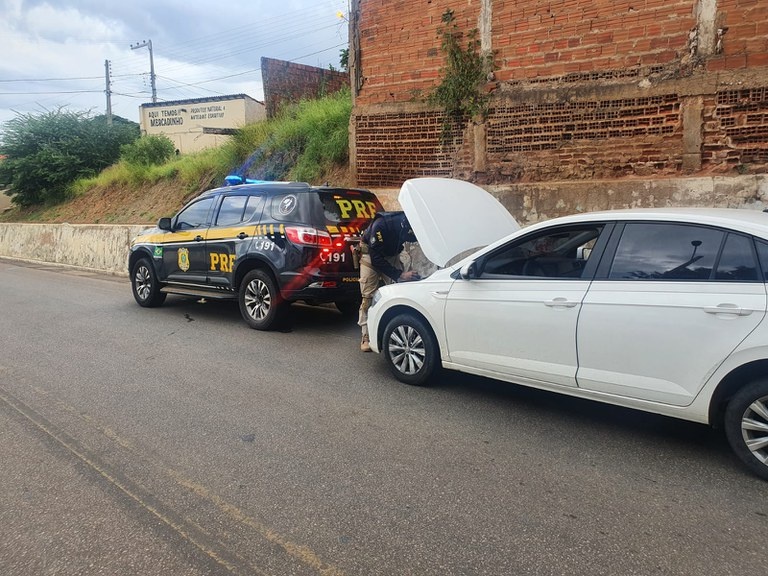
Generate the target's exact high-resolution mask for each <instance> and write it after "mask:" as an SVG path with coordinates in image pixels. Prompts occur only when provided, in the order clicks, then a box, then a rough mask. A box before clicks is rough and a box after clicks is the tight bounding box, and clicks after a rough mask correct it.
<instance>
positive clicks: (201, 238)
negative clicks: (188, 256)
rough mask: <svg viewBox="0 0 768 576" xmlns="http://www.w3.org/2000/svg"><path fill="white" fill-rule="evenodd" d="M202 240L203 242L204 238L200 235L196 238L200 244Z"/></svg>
mask: <svg viewBox="0 0 768 576" xmlns="http://www.w3.org/2000/svg"><path fill="white" fill-rule="evenodd" d="M201 240H203V237H202V236H200V234H198V235H197V236H195V242H200V241H201Z"/></svg>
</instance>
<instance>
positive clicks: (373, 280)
mask: <svg viewBox="0 0 768 576" xmlns="http://www.w3.org/2000/svg"><path fill="white" fill-rule="evenodd" d="M405 242H416V236H415V235H414V234H413V230H411V225H410V223H409V222H408V219H407V218H406V217H405V214H404V213H403V212H377V213H376V215H375V216H374V218H373V222H372V223H371V225H370V226H369V227H368V228H367V229H366V230H365V231H364V232H363V238H362V242H361V243H360V252H361V254H360V294H361V295H362V303H361V304H360V317H359V319H358V322H357V323H358V325H359V326H360V327H361V329H362V331H363V339H362V341H361V342H360V350H362V351H363V352H370V351H371V346H370V344H369V338H368V308H369V307H370V306H371V299H372V298H373V294H374V292H376V290H378V289H379V286H381V285H382V284H391V283H393V282H410V281H411V280H418V279H419V278H420V277H419V275H418V274H417V273H416V272H415V271H413V270H408V271H403V265H402V263H401V262H400V253H401V252H402V251H403V244H404V243H405Z"/></svg>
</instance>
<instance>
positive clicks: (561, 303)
mask: <svg viewBox="0 0 768 576" xmlns="http://www.w3.org/2000/svg"><path fill="white" fill-rule="evenodd" d="M577 304H578V302H574V301H573V300H568V299H567V298H553V299H552V300H545V301H544V306H549V307H550V308H573V307H574V306H576V305H577Z"/></svg>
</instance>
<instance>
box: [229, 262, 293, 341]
mask: <svg viewBox="0 0 768 576" xmlns="http://www.w3.org/2000/svg"><path fill="white" fill-rule="evenodd" d="M237 301H238V303H239V304H240V314H242V316H243V319H244V320H245V321H246V323H247V324H248V326H250V327H251V328H253V329H254V330H271V329H272V328H275V327H276V326H277V324H278V323H279V322H280V321H281V320H282V318H283V312H284V309H285V308H286V305H285V303H284V302H283V301H282V299H281V298H280V291H279V290H278V289H277V286H276V284H275V281H274V280H273V279H272V276H271V275H270V274H269V272H267V271H265V270H261V269H256V270H251V271H250V272H248V274H246V275H245V278H243V281H242V282H241V284H240V291H239V292H238V297H237Z"/></svg>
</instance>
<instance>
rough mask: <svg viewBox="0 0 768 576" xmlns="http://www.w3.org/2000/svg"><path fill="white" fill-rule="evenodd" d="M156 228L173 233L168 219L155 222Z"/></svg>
mask: <svg viewBox="0 0 768 576" xmlns="http://www.w3.org/2000/svg"><path fill="white" fill-rule="evenodd" d="M157 227H158V228H160V230H169V231H173V227H172V226H171V219H170V218H160V220H158V221H157Z"/></svg>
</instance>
